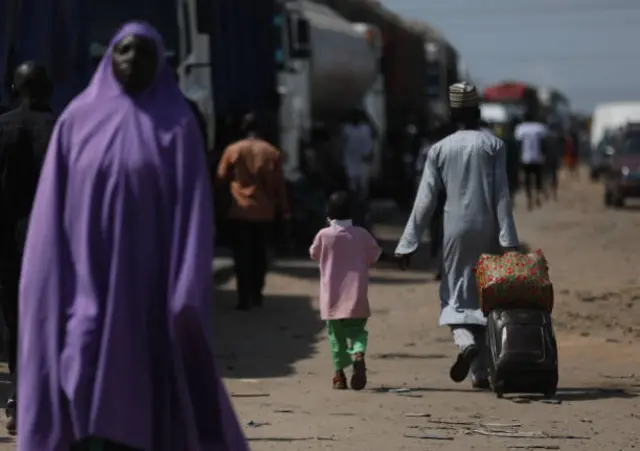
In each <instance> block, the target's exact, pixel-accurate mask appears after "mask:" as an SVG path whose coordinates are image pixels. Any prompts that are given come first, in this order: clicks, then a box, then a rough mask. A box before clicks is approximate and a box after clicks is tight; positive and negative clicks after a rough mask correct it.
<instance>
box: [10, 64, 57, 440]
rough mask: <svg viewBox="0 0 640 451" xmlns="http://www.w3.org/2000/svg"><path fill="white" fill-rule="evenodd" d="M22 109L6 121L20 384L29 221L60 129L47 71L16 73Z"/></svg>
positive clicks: (14, 342) (31, 67) (32, 68)
mask: <svg viewBox="0 0 640 451" xmlns="http://www.w3.org/2000/svg"><path fill="white" fill-rule="evenodd" d="M13 86H14V94H15V95H16V96H17V98H18V102H19V106H18V108H17V109H15V110H13V111H10V112H8V113H5V114H3V115H2V116H0V233H1V235H2V236H1V238H0V291H1V292H0V296H1V300H2V302H1V306H2V314H3V316H4V320H5V324H6V326H7V331H8V343H7V345H8V346H7V351H8V352H7V355H8V364H9V372H10V373H11V376H12V377H13V379H14V383H15V382H17V378H16V366H17V365H16V363H17V362H16V359H17V346H18V286H19V279H20V265H21V261H22V254H23V251H24V239H25V236H26V233H27V226H28V223H29V215H30V213H31V207H32V205H33V198H34V196H35V193H36V186H37V184H38V178H39V177H40V169H41V167H42V164H43V162H44V157H45V153H46V150H47V146H48V144H49V138H50V136H51V132H52V130H53V125H54V123H55V115H54V114H53V110H52V109H51V95H52V93H53V85H52V83H51V80H50V79H49V76H48V74H47V71H46V69H45V68H44V67H43V66H42V65H40V64H38V63H36V62H34V61H28V62H25V63H23V64H21V65H20V66H18V68H17V69H16V71H15V75H14V83H13ZM15 404H16V398H15V394H14V395H12V396H11V397H10V398H9V400H8V402H7V408H6V410H7V417H8V421H7V429H8V431H9V433H12V434H13V433H15V432H16V417H15V408H16V405H15Z"/></svg>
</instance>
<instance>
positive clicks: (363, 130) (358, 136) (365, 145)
mask: <svg viewBox="0 0 640 451" xmlns="http://www.w3.org/2000/svg"><path fill="white" fill-rule="evenodd" d="M343 139H344V146H343V163H344V168H345V172H346V175H347V179H348V182H349V190H350V191H351V192H352V193H354V195H355V197H356V199H357V200H358V204H359V207H360V208H358V210H359V212H360V214H359V215H357V216H359V218H358V219H359V221H358V222H360V224H359V225H361V226H364V224H362V222H366V201H367V197H368V193H369V164H370V162H371V159H372V152H373V132H372V130H371V127H370V126H369V124H368V123H367V121H366V120H365V115H364V113H362V112H360V111H354V112H353V114H352V117H351V118H350V121H349V122H348V123H347V124H346V125H344V127H343Z"/></svg>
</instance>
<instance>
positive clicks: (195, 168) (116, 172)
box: [18, 23, 248, 451]
mask: <svg viewBox="0 0 640 451" xmlns="http://www.w3.org/2000/svg"><path fill="white" fill-rule="evenodd" d="M163 53H164V52H163V45H162V40H161V38H160V36H159V35H158V33H157V32H156V31H155V30H154V29H153V28H151V27H150V26H148V25H146V24H142V23H129V24H127V25H125V26H124V27H123V28H122V29H121V30H120V31H119V32H118V34H117V35H116V37H115V38H114V39H113V41H112V43H111V46H110V48H109V50H108V51H107V52H106V54H105V56H104V58H103V60H102V62H101V64H100V66H99V68H98V70H97V71H96V74H95V75H94V77H93V80H92V81H91V83H90V85H89V87H88V88H87V89H86V90H85V91H84V92H83V93H81V94H80V95H79V96H78V97H77V98H76V99H75V100H74V101H73V102H72V103H71V105H69V107H68V108H67V109H66V111H65V112H64V113H63V114H62V116H61V118H60V120H59V121H58V123H57V125H56V128H55V131H54V133H53V136H52V138H51V143H50V146H49V150H48V154H47V158H46V162H45V165H44V168H43V171H42V176H41V179H40V184H39V187H38V191H37V195H36V199H35V204H34V208H33V213H32V216H31V227H30V229H29V233H28V237H27V243H26V249H25V256H24V262H23V268H22V280H21V287H20V339H19V367H18V368H19V383H18V398H19V400H20V402H19V404H18V432H19V437H18V449H20V450H22V451H69V450H71V449H73V450H76V449H77V450H83V451H84V450H104V451H107V450H109V451H113V450H140V451H223V450H224V451H246V450H248V447H247V444H246V441H245V439H244V437H243V434H242V431H241V428H240V426H239V424H238V421H237V420H236V417H235V415H234V413H233V410H232V408H231V405H230V401H229V398H228V395H227V393H226V391H225V389H224V387H223V385H222V382H221V379H220V377H219V375H218V372H217V371H216V366H215V363H214V355H213V349H212V337H211V333H212V330H211V315H212V312H211V302H212V282H211V260H212V251H211V249H212V234H213V233H212V232H213V230H212V213H211V198H210V185H209V180H208V179H207V173H206V165H205V159H204V151H203V143H202V136H201V133H200V130H199V129H198V125H197V122H196V120H195V118H194V117H193V114H192V113H191V111H190V110H189V106H188V105H187V103H186V102H185V100H184V98H183V97H182V95H181V93H180V91H179V89H178V86H177V84H176V81H175V78H174V76H173V73H172V72H171V69H170V68H169V67H168V66H167V64H166V63H165V61H164V58H163V56H162V55H163Z"/></svg>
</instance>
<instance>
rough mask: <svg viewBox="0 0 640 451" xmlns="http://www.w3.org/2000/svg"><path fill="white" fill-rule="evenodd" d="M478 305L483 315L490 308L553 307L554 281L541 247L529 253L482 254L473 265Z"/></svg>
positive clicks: (544, 308) (549, 308) (543, 308)
mask: <svg viewBox="0 0 640 451" xmlns="http://www.w3.org/2000/svg"><path fill="white" fill-rule="evenodd" d="M473 270H474V272H475V274H476V283H477V286H478V295H479V297H480V306H481V308H482V311H483V312H484V314H485V315H488V314H489V313H490V312H491V310H493V309H505V308H532V309H541V310H546V311H548V312H549V313H551V311H552V310H553V284H552V283H551V280H550V279H549V266H548V264H547V259H546V258H545V257H544V254H543V253H542V251H541V250H537V251H535V252H532V253H529V254H522V253H519V252H507V253H506V254H504V255H491V254H482V255H481V256H480V259H479V260H478V264H477V265H476V267H475V268H474V269H473Z"/></svg>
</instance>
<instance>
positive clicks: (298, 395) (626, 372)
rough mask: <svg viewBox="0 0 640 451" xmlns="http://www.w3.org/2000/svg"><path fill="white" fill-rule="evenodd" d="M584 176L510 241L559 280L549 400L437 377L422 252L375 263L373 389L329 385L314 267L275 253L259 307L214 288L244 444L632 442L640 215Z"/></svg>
mask: <svg viewBox="0 0 640 451" xmlns="http://www.w3.org/2000/svg"><path fill="white" fill-rule="evenodd" d="M583 180H584V181H568V180H563V183H564V185H563V188H562V193H561V198H560V200H559V202H558V203H556V204H554V203H549V204H547V205H545V206H544V207H543V209H541V210H539V211H536V212H532V213H529V212H526V211H523V210H522V209H521V208H518V209H517V223H518V228H519V231H520V234H521V238H522V239H523V240H524V241H526V242H527V243H528V244H529V245H530V246H531V247H532V248H542V249H543V250H544V252H545V254H546V255H547V257H548V259H549V261H550V264H551V269H552V277H553V281H554V283H555V286H556V292H557V302H556V305H557V310H556V312H555V314H554V317H555V324H556V331H557V335H558V339H559V345H560V360H561V390H560V392H559V394H558V396H557V398H556V400H554V401H552V402H541V401H540V400H536V399H533V400H532V399H527V398H510V399H504V400H498V399H496V398H495V397H494V396H492V395H491V394H485V393H476V392H473V391H472V390H470V388H469V386H468V385H467V384H461V385H455V384H453V383H452V382H451V381H450V380H448V368H449V365H450V364H451V361H452V358H453V357H454V355H455V349H454V346H453V344H452V343H451V340H450V337H449V335H448V333H447V330H443V329H439V328H437V327H436V321H437V315H438V305H437V300H436V299H437V298H436V285H435V284H434V283H433V282H430V278H431V276H430V275H429V274H428V273H426V272H425V271H423V267H424V263H425V261H424V258H418V261H417V262H416V268H415V269H414V270H413V271H410V272H406V273H401V272H398V271H397V270H395V268H392V267H389V266H384V265H383V266H381V267H379V268H377V269H375V270H374V272H373V277H372V282H373V284H372V287H371V292H370V294H371V302H372V306H373V309H374V316H373V317H372V319H371V321H370V326H369V329H370V334H371V336H370V352H369V358H368V365H369V368H370V385H369V387H368V389H367V390H366V391H364V392H361V393H353V392H346V393H345V392H336V391H333V390H332V389H331V364H330V359H329V353H328V345H327V341H326V338H325V332H324V330H323V325H322V323H321V322H320V321H319V319H318V317H317V314H316V311H315V295H316V291H317V286H316V270H315V268H314V267H313V265H312V264H310V263H308V262H306V261H303V260H291V261H281V262H279V263H278V264H277V266H276V268H275V269H274V273H273V275H272V276H271V277H270V279H269V282H268V287H267V292H268V295H269V296H268V299H267V301H266V306H265V307H264V309H263V310H262V311H255V312H249V313H236V312H234V311H232V310H231V307H232V306H233V302H234V299H233V282H232V281H230V282H228V283H226V284H224V285H222V286H220V287H219V290H218V291H217V293H216V304H217V313H216V320H215V323H216V326H217V354H218V358H219V361H220V364H221V365H222V367H223V370H224V373H225V376H226V382H227V386H228V389H229V391H230V392H231V393H233V395H234V403H235V405H236V408H237V411H238V415H239V417H240V418H241V421H242V423H243V424H244V425H245V428H246V433H247V437H248V438H249V440H250V441H251V447H252V449H253V450H255V451H267V450H279V451H288V450H291V451H294V450H296V451H302V450H310V451H320V450H345V451H364V450H367V451H370V450H373V451H387V450H394V451H395V450H406V451H413V450H416V451H418V450H420V451H423V450H451V451H453V450H456V451H458V450H472V449H473V450H479V451H484V450H487V451H488V450H501V449H505V450H506V449H527V448H526V447H525V448H522V446H525V445H537V446H543V447H545V446H546V448H538V449H560V450H576V451H578V450H579V451H590V450H594V451H595V450H607V451H609V450H611V451H613V450H620V451H622V450H624V451H628V450H632V449H635V448H637V447H640V439H639V438H638V437H639V433H638V431H639V430H640V401H639V399H640V398H637V396H638V395H640V348H639V347H638V342H639V338H640V271H639V269H640V240H638V239H637V237H638V231H640V211H638V210H639V209H638V208H634V207H633V206H632V207H630V208H629V209H625V210H622V211H610V210H605V209H604V207H603V206H602V193H601V188H600V187H599V186H596V185H591V184H590V183H588V182H587V181H586V178H583ZM519 201H520V205H522V204H523V202H522V200H521V199H519ZM384 216H385V218H386V219H389V220H388V221H386V222H387V224H385V225H382V226H380V227H379V229H378V230H379V233H380V238H381V239H382V241H383V242H384V244H385V246H389V247H390V250H391V246H393V242H394V240H395V239H396V238H397V235H398V234H399V232H400V226H399V223H400V221H401V219H402V216H401V215H399V214H397V213H394V214H391V213H390V214H388V215H386V214H385V215H384ZM394 389H403V390H400V391H398V390H394ZM2 432H3V431H2ZM10 441H11V439H8V438H7V437H5V436H4V435H2V434H0V450H10V449H14V446H13V445H12V444H10V443H8V442H10ZM3 442H6V444H2V443H3ZM510 446H521V448H517V447H516V448H510ZM553 446H557V448H553ZM529 449H536V448H529Z"/></svg>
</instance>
